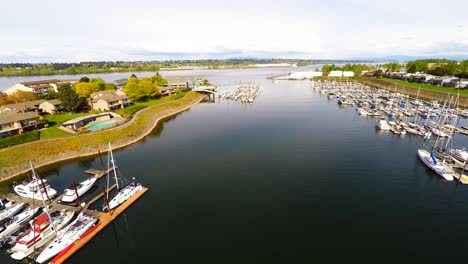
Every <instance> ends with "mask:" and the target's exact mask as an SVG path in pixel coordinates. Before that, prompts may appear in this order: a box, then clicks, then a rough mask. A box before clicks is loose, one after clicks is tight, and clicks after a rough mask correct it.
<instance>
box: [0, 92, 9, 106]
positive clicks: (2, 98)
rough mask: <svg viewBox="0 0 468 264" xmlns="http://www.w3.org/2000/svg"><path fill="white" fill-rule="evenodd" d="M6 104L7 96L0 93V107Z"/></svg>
mask: <svg viewBox="0 0 468 264" xmlns="http://www.w3.org/2000/svg"><path fill="white" fill-rule="evenodd" d="M6 104H8V96H7V95H6V94H3V93H0V105H6Z"/></svg>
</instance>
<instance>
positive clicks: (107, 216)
mask: <svg viewBox="0 0 468 264" xmlns="http://www.w3.org/2000/svg"><path fill="white" fill-rule="evenodd" d="M99 159H100V162H101V165H103V164H102V159H101V157H99ZM110 162H111V163H112V167H111V168H110V167H109V168H108V169H107V170H104V169H103V170H101V171H98V170H94V169H88V170H86V171H85V172H86V173H93V174H94V175H93V176H92V177H90V178H88V179H86V180H84V181H83V182H81V183H80V184H79V185H78V186H76V184H75V182H74V181H73V189H65V191H64V193H63V194H62V195H60V196H58V197H56V198H55V199H54V200H52V199H51V198H54V196H55V193H56V191H55V190H54V189H52V188H51V187H50V186H49V185H47V186H46V185H45V182H46V180H45V179H41V178H39V176H38V175H37V174H36V173H35V171H34V167H33V164H32V162H30V164H31V171H32V177H31V182H32V183H35V184H36V183H37V185H31V186H32V187H31V190H34V192H33V193H34V194H36V192H37V194H38V197H43V199H35V195H34V194H32V195H31V196H30V195H23V192H18V194H19V195H15V194H13V193H9V194H8V195H7V196H6V197H5V198H3V197H1V198H2V199H5V201H8V202H7V207H5V208H4V209H3V210H5V214H6V213H8V212H10V211H12V213H8V215H7V217H8V218H10V217H11V218H12V221H10V222H7V224H6V226H5V227H2V229H0V231H1V232H0V245H1V246H2V247H3V248H6V249H7V252H8V253H9V254H11V257H12V258H13V259H15V260H23V259H26V258H30V260H31V261H36V262H38V263H44V262H46V261H49V260H50V259H52V258H53V259H52V260H51V261H50V262H51V263H63V262H64V261H66V260H67V259H68V258H70V257H71V256H73V254H75V253H76V252H77V251H78V250H79V249H81V248H82V247H83V246H84V245H86V244H87V243H88V242H89V241H90V240H91V239H92V238H93V237H94V236H96V235H97V234H98V233H99V232H100V231H101V230H103V229H104V228H105V227H107V226H108V225H109V224H110V223H111V222H112V221H113V220H114V219H115V218H116V217H118V216H119V215H120V214H121V213H123V212H124V211H125V210H126V209H127V208H128V207H129V206H130V205H132V204H133V203H134V202H135V201H136V200H137V199H138V198H140V196H142V195H143V194H144V193H145V192H146V191H147V190H148V188H146V187H143V186H141V184H139V183H138V184H137V185H136V186H138V188H134V189H132V192H131V193H129V192H126V189H127V187H122V186H120V187H122V188H120V187H119V182H118V181H117V174H116V173H117V172H116V171H117V166H116V165H115V161H114V158H113V155H112V149H111V145H110V143H109V150H108V163H110ZM112 172H113V173H114V174H115V180H116V183H115V184H113V185H110V184H109V182H110V181H109V177H110V173H112ZM104 175H107V179H106V185H105V186H103V187H102V193H100V194H98V195H96V196H95V197H93V198H92V199H91V200H90V201H89V202H88V203H86V202H83V203H81V202H80V197H82V196H83V195H85V194H86V193H87V192H88V191H89V190H90V189H91V188H92V186H93V185H94V183H95V182H96V181H97V180H98V179H99V178H100V177H102V176H104ZM120 178H122V177H120ZM29 185H30V183H29V184H28V186H29ZM128 186H130V185H128ZM115 189H117V191H118V193H117V195H116V196H115V197H114V199H113V200H112V201H114V200H115V199H117V197H118V201H119V202H118V204H114V205H113V206H109V201H108V199H109V193H110V192H112V191H114V190H115ZM15 191H16V189H15ZM51 191H53V194H54V196H49V195H48V193H51ZM42 192H45V194H43V193H42ZM122 193H123V194H122ZM119 195H120V196H119ZM75 200H78V203H74V204H73V203H72V202H74V201H75ZM41 201H42V204H43V206H42V205H41ZM98 201H103V203H104V204H107V206H104V207H107V208H109V209H107V210H106V212H103V211H98V210H96V209H94V210H90V206H92V205H94V204H95V203H96V202H98ZM112 201H111V202H112ZM2 205H3V201H2ZM23 207H26V209H24V211H23V212H22V213H19V212H20V211H21V209H22V208H23ZM98 207H99V206H98ZM41 208H42V209H41ZM39 212H42V213H41V214H40V215H39V216H38V215H37V214H38V213H39ZM2 213H4V212H3V211H2ZM18 213H19V214H18ZM16 214H18V217H14V218H13V216H14V215H16ZM51 215H52V216H51ZM72 219H74V221H73V222H71V221H72ZM28 221H30V224H31V227H30V228H28V225H27V223H28ZM86 221H88V223H87V224H83V223H84V222H86ZM70 222H71V224H70Z"/></svg>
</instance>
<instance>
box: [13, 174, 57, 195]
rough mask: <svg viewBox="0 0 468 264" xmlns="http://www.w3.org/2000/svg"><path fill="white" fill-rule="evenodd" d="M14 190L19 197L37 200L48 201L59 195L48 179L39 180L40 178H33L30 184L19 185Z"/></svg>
mask: <svg viewBox="0 0 468 264" xmlns="http://www.w3.org/2000/svg"><path fill="white" fill-rule="evenodd" d="M41 181H42V182H41ZM39 189H41V190H39ZM13 190H14V191H15V192H16V193H17V194H18V195H19V196H22V197H26V198H31V199H35V200H48V198H52V197H54V196H55V195H57V191H56V190H54V189H52V188H51V187H50V185H49V184H48V183H47V180H46V179H42V180H39V179H38V178H33V179H32V180H31V181H29V182H24V183H22V184H18V185H16V186H14V187H13Z"/></svg>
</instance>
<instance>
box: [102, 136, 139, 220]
mask: <svg viewBox="0 0 468 264" xmlns="http://www.w3.org/2000/svg"><path fill="white" fill-rule="evenodd" d="M109 156H110V161H111V163H112V170H113V171H114V178H115V183H116V184H117V190H118V192H117V194H116V195H115V196H114V198H112V200H111V201H110V202H109V205H106V206H104V210H108V211H110V210H112V209H114V208H116V207H117V206H119V205H121V204H122V203H124V202H125V201H126V200H128V198H130V197H132V196H133V195H135V194H136V193H137V192H138V191H140V190H142V188H143V187H142V186H141V184H140V183H138V182H135V181H134V179H135V178H133V181H132V182H131V183H128V184H127V185H125V186H121V185H120V182H119V178H118V176H117V167H116V165H115V160H114V154H113V153H112V146H111V144H110V143H109ZM108 177H109V175H108ZM122 180H123V178H122V176H120V181H122ZM107 195H108V193H107Z"/></svg>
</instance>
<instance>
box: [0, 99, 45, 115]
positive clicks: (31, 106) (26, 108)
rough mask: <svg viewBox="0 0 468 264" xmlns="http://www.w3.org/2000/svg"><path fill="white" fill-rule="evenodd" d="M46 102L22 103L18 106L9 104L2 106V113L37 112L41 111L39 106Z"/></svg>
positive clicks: (0, 107) (0, 109) (0, 110)
mask: <svg viewBox="0 0 468 264" xmlns="http://www.w3.org/2000/svg"><path fill="white" fill-rule="evenodd" d="M45 101H46V100H34V101H28V102H21V103H16V104H7V105H2V106H0V113H5V112H7V111H12V112H15V113H19V112H37V111H38V110H39V105H40V104H42V103H44V102H45Z"/></svg>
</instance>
